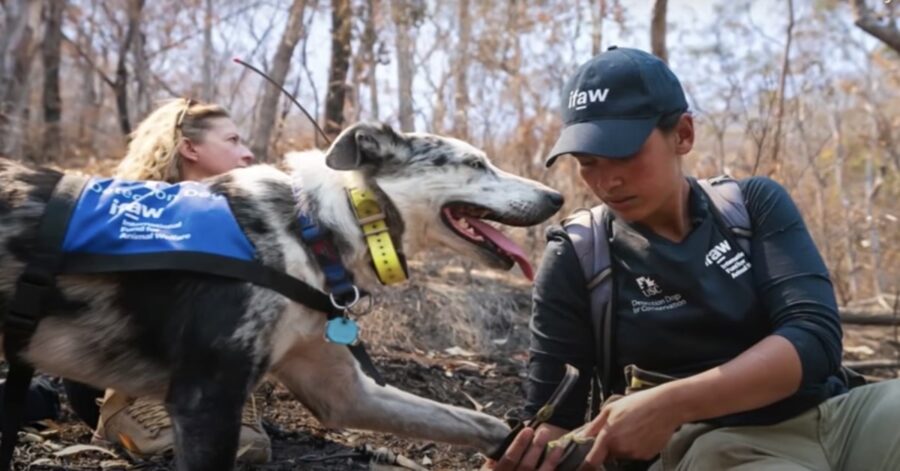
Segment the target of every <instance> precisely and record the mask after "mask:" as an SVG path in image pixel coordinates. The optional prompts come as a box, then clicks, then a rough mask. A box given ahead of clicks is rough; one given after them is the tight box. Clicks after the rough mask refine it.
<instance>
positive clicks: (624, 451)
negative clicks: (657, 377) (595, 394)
mask: <svg viewBox="0 0 900 471" xmlns="http://www.w3.org/2000/svg"><path fill="white" fill-rule="evenodd" d="M665 392H666V388H664V387H662V386H659V387H656V388H653V389H649V390H646V391H642V392H636V393H633V394H630V395H628V396H626V397H623V398H622V399H619V400H617V401H614V402H611V403H609V404H607V405H606V406H604V407H603V410H601V411H600V415H598V416H597V417H596V418H595V419H594V420H592V421H591V422H590V423H589V424H588V425H587V427H586V433H585V435H587V436H594V437H596V438H595V440H594V446H593V447H592V448H591V451H590V452H589V453H588V454H587V456H586V457H585V460H584V464H583V465H582V466H581V467H580V468H579V471H585V470H594V469H602V468H601V466H602V464H603V462H604V461H606V459H607V457H610V456H612V457H615V458H629V459H636V460H649V459H651V458H653V457H654V456H656V455H657V454H658V453H659V452H660V451H661V450H662V449H663V448H664V447H665V446H666V444H667V443H668V442H669V440H670V439H671V438H672V434H673V433H675V429H677V428H678V427H679V426H681V425H682V424H683V423H684V421H683V420H682V418H681V411H680V410H679V407H678V406H677V405H676V404H675V403H674V402H673V401H672V400H670V399H668V398H669V397H670V396H668V395H666V394H665Z"/></svg>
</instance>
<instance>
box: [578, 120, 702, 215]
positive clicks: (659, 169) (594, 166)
mask: <svg viewBox="0 0 900 471" xmlns="http://www.w3.org/2000/svg"><path fill="white" fill-rule="evenodd" d="M685 120H687V123H686V124H685ZM692 145H693V122H692V121H691V118H690V116H689V115H685V116H683V117H682V121H680V122H679V124H678V125H677V127H676V129H675V130H673V131H671V132H668V133H663V132H662V131H660V130H659V129H654V130H653V132H652V133H651V134H650V137H648V138H647V140H646V141H645V142H644V145H643V146H642V147H641V149H640V150H639V151H638V152H637V154H634V155H633V156H631V157H628V158H624V159H611V158H603V156H595V155H586V154H575V155H574V156H575V158H576V159H578V164H579V167H580V170H581V178H582V179H584V182H585V183H586V184H587V185H588V187H590V189H591V190H592V191H593V192H594V194H595V195H597V197H598V198H600V199H601V200H603V202H604V203H606V204H607V206H608V207H609V208H610V209H611V210H612V211H613V212H614V213H615V214H616V215H617V216H618V217H620V218H622V219H624V220H626V221H629V222H639V221H643V220H645V219H647V218H648V217H650V216H652V215H654V214H656V213H657V212H658V211H659V210H660V209H661V208H663V207H664V205H665V204H666V203H667V202H669V201H670V200H671V198H674V197H676V196H677V195H678V191H679V189H680V188H681V185H682V183H683V177H682V173H681V155H683V154H685V153H687V152H688V151H690V149H691V147H692Z"/></svg>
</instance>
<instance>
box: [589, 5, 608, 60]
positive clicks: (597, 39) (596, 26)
mask: <svg viewBox="0 0 900 471" xmlns="http://www.w3.org/2000/svg"><path fill="white" fill-rule="evenodd" d="M588 8H589V9H590V10H591V55H594V56H596V55H597V54H600V51H602V50H603V20H604V19H605V18H606V0H588Z"/></svg>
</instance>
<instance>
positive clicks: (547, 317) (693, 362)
mask: <svg viewBox="0 0 900 471" xmlns="http://www.w3.org/2000/svg"><path fill="white" fill-rule="evenodd" d="M690 182H691V192H690V196H689V212H690V218H691V223H692V227H691V230H690V232H689V234H688V235H687V237H685V239H684V240H682V241H681V242H678V243H675V242H672V241H669V240H667V239H665V238H662V237H660V236H658V235H656V234H655V233H653V232H652V231H649V230H647V229H646V228H644V227H642V226H640V225H637V224H633V225H631V224H627V223H625V222H623V221H621V220H618V219H616V220H614V221H613V225H612V242H611V243H610V248H611V250H612V258H613V268H614V269H613V276H614V279H615V285H614V286H615V287H616V293H617V294H616V300H617V302H616V306H615V307H614V313H615V314H614V315H615V318H614V319H615V323H614V330H613V349H612V351H613V357H614V358H613V381H612V382H613V390H614V391H619V392H621V391H623V390H624V388H625V378H624V375H623V372H622V370H623V368H624V366H625V365H628V364H635V365H637V366H638V367H640V368H643V369H647V370H652V371H658V372H661V373H665V374H669V375H672V376H676V377H686V376H690V375H693V374H697V373H700V372H702V371H705V370H707V369H709V368H713V367H716V366H718V365H721V364H723V363H725V362H728V361H729V360H731V359H733V358H735V357H736V356H738V355H740V354H741V353H742V352H743V351H745V350H747V349H748V348H750V347H751V346H753V345H754V344H756V343H757V342H759V341H760V340H762V339H763V338H765V337H767V336H769V335H779V336H782V337H784V338H785V339H787V340H788V341H790V342H791V344H792V345H793V346H794V347H795V348H796V349H797V353H798V354H799V356H800V361H801V364H802V369H803V379H802V383H801V385H800V388H799V390H798V391H797V392H796V393H795V394H793V395H792V396H790V397H788V398H785V399H783V400H781V401H778V402H776V403H774V404H771V405H769V406H766V407H762V408H760V409H756V410H752V411H747V412H742V413H738V414H733V415H729V416H725V417H719V418H716V419H713V420H710V421H709V422H712V423H715V424H718V425H762V424H771V423H776V422H780V421H782V420H785V419H788V418H790V417H793V416H795V415H797V414H799V413H801V412H802V411H804V410H807V409H808V408H810V407H812V406H815V405H817V404H819V403H820V402H822V401H824V400H825V399H827V398H829V397H832V396H834V395H836V394H839V393H841V392H843V391H845V387H844V385H843V384H842V383H841V381H840V380H839V379H838V376H837V373H838V370H839V368H840V361H841V326H840V320H839V317H838V313H837V303H836V301H835V297H834V290H833V288H832V285H831V281H830V279H829V277H828V271H827V269H826V268H825V264H824V262H823V261H822V257H821V256H820V254H819V252H818V250H817V249H816V247H815V244H814V243H813V240H812V238H811V237H810V235H809V232H808V231H807V229H806V226H805V225H804V223H803V219H802V217H801V216H800V213H799V211H798V210H797V207H796V205H795V204H794V202H793V201H792V200H791V198H790V196H789V195H788V194H787V192H786V191H785V190H784V189H783V188H782V187H781V186H780V185H778V184H777V183H776V182H774V181H772V180H770V179H767V178H762V177H753V178H749V179H746V180H742V181H740V182H739V184H740V187H741V190H742V192H743V195H744V200H745V203H746V207H747V210H748V212H749V214H750V219H751V221H752V226H753V236H752V238H751V243H750V253H749V254H744V253H743V252H742V250H741V248H740V247H738V246H736V244H734V243H731V242H729V238H728V237H725V235H724V234H723V230H725V229H724V228H722V227H719V224H717V223H716V220H715V218H714V216H713V213H712V212H711V209H710V205H711V204H712V203H710V202H709V201H708V198H707V196H706V195H705V193H703V191H702V190H700V189H699V187H698V186H697V184H696V182H695V181H693V180H690ZM547 239H548V244H547V248H546V250H545V252H544V257H543V261H542V263H541V267H540V270H539V272H538V275H537V279H536V281H535V287H534V293H533V312H532V319H531V333H532V340H531V347H530V359H529V366H528V370H529V371H528V381H527V385H526V390H527V396H528V397H527V401H526V407H525V410H526V413H527V414H534V413H536V412H537V410H538V409H539V408H540V407H541V405H543V404H544V402H546V401H547V399H549V397H550V395H551V393H552V392H553V390H554V389H555V387H556V385H557V384H558V383H559V381H560V379H561V377H562V372H563V364H564V363H570V364H572V365H574V366H576V367H577V368H578V369H579V370H580V372H581V376H580V380H579V382H578V384H577V386H576V387H575V390H574V391H573V393H572V394H571V395H570V397H569V399H568V400H567V402H566V403H565V404H564V405H563V407H561V408H560V409H558V410H557V412H556V414H555V415H554V417H553V418H552V419H551V421H550V423H553V424H555V425H558V426H561V427H565V428H574V427H576V426H578V425H580V424H582V423H584V421H585V412H586V408H587V398H588V394H589V389H590V376H591V374H592V370H593V368H594V366H595V364H596V358H595V352H596V351H597V350H596V349H595V344H594V342H595V339H594V338H593V334H592V332H593V329H592V328H591V324H590V312H589V309H590V301H589V293H588V291H587V288H586V282H585V279H584V275H583V274H582V270H581V267H580V266H579V264H578V259H577V256H576V254H575V249H574V247H573V246H572V243H571V241H570V240H569V238H568V235H567V234H566V232H565V231H564V230H563V229H561V228H559V227H553V228H551V229H549V230H548V233H547ZM731 240H734V239H733V238H731Z"/></svg>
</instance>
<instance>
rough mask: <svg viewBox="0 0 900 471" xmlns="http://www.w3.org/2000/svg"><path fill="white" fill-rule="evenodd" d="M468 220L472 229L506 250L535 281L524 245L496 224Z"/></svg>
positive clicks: (528, 276)
mask: <svg viewBox="0 0 900 471" xmlns="http://www.w3.org/2000/svg"><path fill="white" fill-rule="evenodd" d="M466 222H468V223H469V226H471V227H472V229H475V231H476V232H478V233H479V234H481V236H482V237H484V238H485V239H488V240H490V241H491V242H493V243H494V245H496V246H497V247H499V248H500V250H502V251H504V252H505V253H506V255H508V256H509V257H510V258H512V259H513V260H515V261H516V263H518V264H519V268H521V269H522V273H524V274H525V276H526V277H527V278H528V279H529V280H531V281H534V270H533V269H532V268H531V263H529V262H528V257H526V256H525V251H524V250H522V247H519V246H518V245H516V243H515V242H513V241H511V240H509V238H508V237H506V236H505V235H503V233H502V232H500V231H498V230H497V229H494V226H491V225H490V224H488V223H486V222H484V221H482V220H480V219H476V218H469V217H467V218H466Z"/></svg>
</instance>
